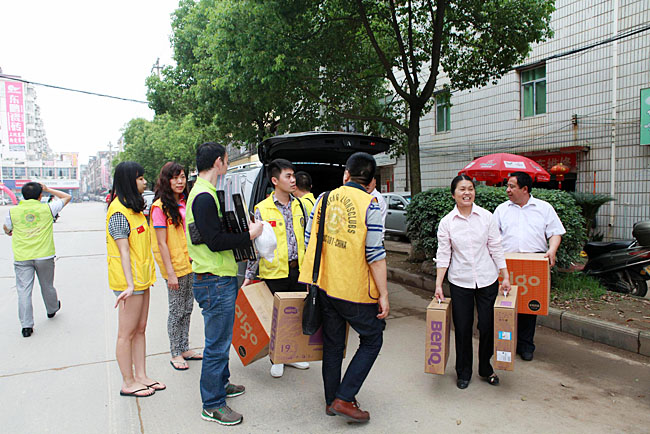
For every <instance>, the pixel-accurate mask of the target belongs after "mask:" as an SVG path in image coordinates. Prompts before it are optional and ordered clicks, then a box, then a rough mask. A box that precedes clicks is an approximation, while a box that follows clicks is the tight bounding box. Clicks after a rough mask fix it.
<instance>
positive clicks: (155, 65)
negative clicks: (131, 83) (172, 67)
mask: <svg viewBox="0 0 650 434" xmlns="http://www.w3.org/2000/svg"><path fill="white" fill-rule="evenodd" d="M154 69H155V70H156V72H155V73H156V75H158V78H160V70H161V69H162V66H160V57H158V58H156V63H154V64H153V66H152V67H151V73H152V74H153V73H154V72H153V70H154Z"/></svg>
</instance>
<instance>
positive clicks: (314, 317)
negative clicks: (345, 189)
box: [302, 191, 330, 335]
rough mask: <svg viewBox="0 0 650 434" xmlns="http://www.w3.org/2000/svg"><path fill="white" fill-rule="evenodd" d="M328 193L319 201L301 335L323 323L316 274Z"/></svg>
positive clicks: (307, 333) (314, 331) (313, 331)
mask: <svg viewBox="0 0 650 434" xmlns="http://www.w3.org/2000/svg"><path fill="white" fill-rule="evenodd" d="M329 195H330V192H329V191H328V192H326V193H325V195H324V196H323V199H321V209H320V221H319V224H318V235H317V236H316V254H315V255H314V272H313V274H312V279H311V281H312V283H311V285H307V288H308V289H307V291H308V293H307V297H306V298H305V306H304V307H303V310H302V334H304V335H313V334H315V333H316V332H317V331H318V329H319V328H320V326H321V323H322V322H323V318H322V315H321V311H320V307H319V306H318V291H319V289H318V286H317V285H316V282H318V273H319V271H320V259H321V254H322V252H323V232H324V229H325V210H326V209H327V198H328V197H329Z"/></svg>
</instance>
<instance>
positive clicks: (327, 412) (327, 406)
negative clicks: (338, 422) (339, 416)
mask: <svg viewBox="0 0 650 434" xmlns="http://www.w3.org/2000/svg"><path fill="white" fill-rule="evenodd" d="M331 407H332V404H330V405H327V404H325V414H326V415H328V416H336V415H335V414H334V413H332V410H330V408H331Z"/></svg>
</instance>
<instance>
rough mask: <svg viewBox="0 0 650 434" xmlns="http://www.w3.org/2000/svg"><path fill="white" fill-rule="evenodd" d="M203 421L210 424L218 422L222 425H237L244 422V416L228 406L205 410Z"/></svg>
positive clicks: (202, 415) (202, 414) (202, 413)
mask: <svg viewBox="0 0 650 434" xmlns="http://www.w3.org/2000/svg"><path fill="white" fill-rule="evenodd" d="M201 419H203V420H207V421H209V422H217V423H220V424H221V425H237V424H239V423H241V422H242V420H244V416H242V415H241V414H239V413H237V412H236V411H234V410H233V409H231V408H230V407H228V406H227V405H224V406H223V407H219V408H215V409H213V410H206V409H203V411H202V412H201Z"/></svg>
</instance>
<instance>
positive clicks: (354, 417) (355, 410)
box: [330, 398, 370, 423]
mask: <svg viewBox="0 0 650 434" xmlns="http://www.w3.org/2000/svg"><path fill="white" fill-rule="evenodd" d="M330 411H331V412H332V413H334V414H336V415H339V416H343V417H344V418H346V419H347V420H348V422H359V423H363V422H368V421H369V420H370V413H368V412H367V411H363V410H361V409H360V408H359V404H358V403H357V402H356V401H354V402H347V401H343V400H341V399H338V398H336V399H335V400H334V401H333V402H332V405H331V407H330Z"/></svg>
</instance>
